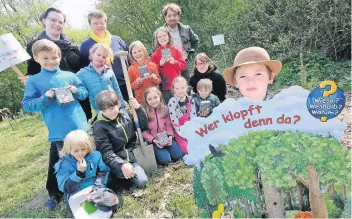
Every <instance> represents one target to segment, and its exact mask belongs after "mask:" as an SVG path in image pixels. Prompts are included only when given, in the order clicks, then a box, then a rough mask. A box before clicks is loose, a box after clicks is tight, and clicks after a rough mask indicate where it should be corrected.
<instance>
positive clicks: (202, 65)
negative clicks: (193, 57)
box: [196, 60, 210, 73]
mask: <svg viewBox="0 0 352 219" xmlns="http://www.w3.org/2000/svg"><path fill="white" fill-rule="evenodd" d="M209 65H210V63H209V62H202V61H200V60H197V61H196V68H197V70H198V72H199V73H205V72H207V71H208V68H209Z"/></svg>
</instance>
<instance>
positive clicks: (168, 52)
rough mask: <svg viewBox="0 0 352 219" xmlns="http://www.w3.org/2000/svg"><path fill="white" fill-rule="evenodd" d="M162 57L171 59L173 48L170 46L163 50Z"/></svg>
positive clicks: (165, 59)
mask: <svg viewBox="0 0 352 219" xmlns="http://www.w3.org/2000/svg"><path fill="white" fill-rule="evenodd" d="M161 57H162V59H163V60H164V61H167V60H169V59H170V57H171V50H170V49H169V48H165V49H163V50H161Z"/></svg>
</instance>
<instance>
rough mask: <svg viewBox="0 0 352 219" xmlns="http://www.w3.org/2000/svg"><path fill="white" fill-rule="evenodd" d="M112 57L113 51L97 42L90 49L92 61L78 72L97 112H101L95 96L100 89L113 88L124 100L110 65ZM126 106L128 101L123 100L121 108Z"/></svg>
mask: <svg viewBox="0 0 352 219" xmlns="http://www.w3.org/2000/svg"><path fill="white" fill-rule="evenodd" d="M112 57H113V55H112V51H111V49H110V48H109V47H108V46H106V45H105V44H102V43H96V44H94V46H93V47H92V48H91V49H90V50H89V58H90V60H91V63H90V64H89V65H88V66H87V67H85V68H82V69H81V70H80V71H79V72H78V73H77V76H78V78H79V79H80V80H81V81H82V83H83V84H84V86H85V87H86V88H87V90H88V93H89V101H90V103H91V104H92V107H93V108H94V110H95V114H98V113H99V109H98V107H97V104H96V102H95V98H96V96H97V95H98V94H99V93H100V91H103V90H113V91H115V92H116V93H117V95H118V96H119V98H121V100H123V97H122V94H121V91H120V88H119V85H118V84H117V80H116V77H115V74H114V72H113V71H112V69H111V67H110V65H111V62H112ZM125 106H126V103H125V102H124V101H122V103H121V108H124V107H125Z"/></svg>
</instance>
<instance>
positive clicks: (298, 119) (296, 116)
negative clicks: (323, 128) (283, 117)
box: [293, 115, 301, 124]
mask: <svg viewBox="0 0 352 219" xmlns="http://www.w3.org/2000/svg"><path fill="white" fill-rule="evenodd" d="M293 118H295V119H296V120H295V121H294V122H293V124H296V123H297V122H299V121H300V120H301V117H300V116H299V115H295V116H294V117H293Z"/></svg>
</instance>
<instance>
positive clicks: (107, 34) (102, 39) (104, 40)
mask: <svg viewBox="0 0 352 219" xmlns="http://www.w3.org/2000/svg"><path fill="white" fill-rule="evenodd" d="M89 36H90V37H91V38H92V39H93V40H94V41H95V42H97V43H103V44H105V45H107V46H108V47H111V34H110V32H109V31H108V30H105V37H99V36H97V35H95V33H94V32H93V31H90V32H89Z"/></svg>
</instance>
